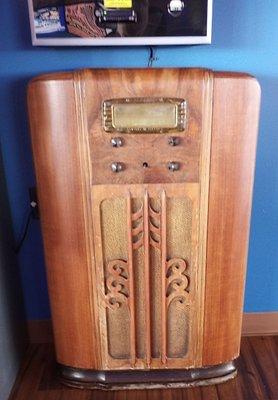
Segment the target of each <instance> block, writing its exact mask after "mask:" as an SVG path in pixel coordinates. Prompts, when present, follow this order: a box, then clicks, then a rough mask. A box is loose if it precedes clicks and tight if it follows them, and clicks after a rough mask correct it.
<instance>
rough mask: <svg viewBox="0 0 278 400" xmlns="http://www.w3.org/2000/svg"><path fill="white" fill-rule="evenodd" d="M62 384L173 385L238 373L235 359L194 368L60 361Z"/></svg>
mask: <svg viewBox="0 0 278 400" xmlns="http://www.w3.org/2000/svg"><path fill="white" fill-rule="evenodd" d="M58 367H59V377H60V380H61V382H62V383H63V384H65V385H67V386H72V387H77V388H81V389H102V390H126V389H133V390H134V389H173V388H186V387H193V386H207V385H215V384H219V383H223V382H226V381H228V380H229V379H232V378H234V377H235V376H236V374H237V370H236V367H235V364H234V362H233V361H231V362H228V363H225V364H220V365H216V366H212V367H205V368H194V369H163V370H125V371H96V370H86V369H78V368H72V367H67V366H64V365H58Z"/></svg>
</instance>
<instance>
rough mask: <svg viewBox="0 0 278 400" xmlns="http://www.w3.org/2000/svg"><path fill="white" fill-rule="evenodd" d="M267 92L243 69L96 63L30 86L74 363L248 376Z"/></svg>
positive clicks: (37, 155)
mask: <svg viewBox="0 0 278 400" xmlns="http://www.w3.org/2000/svg"><path fill="white" fill-rule="evenodd" d="M259 103H260V89H259V85H258V83H257V82H256V80H255V79H254V78H253V77H250V76H248V75H245V74H236V73H222V72H212V71H209V70H203V69H146V70H143V69H137V70H116V69H115V70H113V69H111V70H84V71H77V72H72V73H71V72H69V73H57V74H50V75H44V76H41V77H38V78H36V79H34V80H33V81H32V82H31V83H30V85H29V90H28V104H29V116H30V126H31V134H32V145H33V154H34V161H35V169H36V177H37V185H38V196H39V207H40V215H41V222H42V232H43V239H44V247H45V258H46V265H47V277H48V287H49V295H50V302H51V311H52V320H53V329H54V337H55V347H56V355H57V362H58V364H59V368H60V377H61V379H62V381H63V382H64V383H66V384H69V385H73V386H79V387H90V388H104V389H105V388H106V389H117V388H142V387H143V388H146V387H149V388H153V387H184V386H189V385H200V384H209V383H216V382H223V381H225V380H227V379H229V378H231V377H233V376H235V374H236V368H235V365H234V362H233V360H234V359H235V358H237V357H238V355H239V347H240V336H241V320H242V306H243V293H244V280H245V268H246V256H247V247H248V231H249V222H250V210H251V199H252V186H253V175H254V164H255V149H256V136H257V128H258V115H259Z"/></svg>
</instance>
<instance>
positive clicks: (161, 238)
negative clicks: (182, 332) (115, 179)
mask: <svg viewBox="0 0 278 400" xmlns="http://www.w3.org/2000/svg"><path fill="white" fill-rule="evenodd" d="M141 196H142V197H141ZM141 196H136V197H135V198H132V195H131V193H130V191H128V192H127V195H126V224H127V254H128V255H127V261H125V260H121V259H115V260H113V261H110V262H108V263H107V265H106V268H105V271H106V281H105V288H106V295H105V307H106V308H109V309H111V310H117V309H119V308H120V307H121V306H122V305H123V304H126V306H127V312H128V315H129V342H130V364H131V365H132V366H133V367H136V365H137V362H140V360H141V359H142V356H140V357H139V356H138V350H137V345H138V344H137V339H138V338H137V337H136V324H137V323H138V321H137V320H136V315H137V314H136V307H137V306H138V305H137V301H138V300H136V299H135V288H136V285H137V284H138V283H137V281H136V278H135V271H136V264H135V263H136V262H138V258H137V257H138V254H136V252H137V251H138V250H139V249H140V248H142V247H143V252H142V253H141V255H140V257H142V263H143V264H142V266H143V268H144V284H143V285H144V286H143V287H142V288H141V289H140V290H142V291H143V297H144V311H143V312H144V318H145V327H144V335H145V344H144V346H145V354H144V363H145V366H147V367H150V365H151V362H152V359H153V357H152V333H151V332H152V329H153V327H152V323H153V320H152V315H151V312H152V311H151V310H152V307H153V305H152V293H151V288H152V283H151V276H152V274H153V272H152V269H153V268H154V265H153V264H152V260H153V259H152V253H151V249H153V251H155V252H158V254H157V255H156V256H157V257H158V258H157V259H158V260H160V261H159V262H160V263H161V273H160V275H161V339H160V340H161V342H160V350H159V352H160V359H161V362H162V363H163V364H167V363H168V359H169V358H171V357H169V354H168V353H169V349H168V340H169V329H168V328H169V327H168V316H169V313H171V312H173V310H170V305H171V304H173V303H177V305H178V304H182V305H186V306H187V305H189V302H190V293H189V289H190V275H189V272H188V267H189V265H188V262H187V261H186V260H185V259H183V258H180V257H174V258H171V259H169V258H168V254H167V253H168V252H167V195H166V192H165V190H162V191H161V192H160V194H158V195H156V196H155V197H153V196H152V197H150V194H149V192H148V190H145V192H144V193H142V194H141ZM135 204H136V207H135V210H134V205H135ZM154 204H155V208H154ZM123 222H124V221H123Z"/></svg>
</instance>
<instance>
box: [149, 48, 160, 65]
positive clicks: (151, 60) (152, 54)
mask: <svg viewBox="0 0 278 400" xmlns="http://www.w3.org/2000/svg"><path fill="white" fill-rule="evenodd" d="M149 51H150V55H149V60H148V67H149V68H152V66H153V63H154V62H155V61H157V60H158V57H157V56H156V55H155V48H154V47H153V46H150V47H149Z"/></svg>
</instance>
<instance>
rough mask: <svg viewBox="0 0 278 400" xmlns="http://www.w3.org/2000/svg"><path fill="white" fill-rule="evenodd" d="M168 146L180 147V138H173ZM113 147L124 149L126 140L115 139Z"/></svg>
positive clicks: (113, 139) (112, 143) (170, 138)
mask: <svg viewBox="0 0 278 400" xmlns="http://www.w3.org/2000/svg"><path fill="white" fill-rule="evenodd" d="M168 144H169V145H170V146H173V147H175V146H178V145H179V144H180V138H178V137H175V136H171V137H169V139H168ZM111 145H112V147H123V145H124V140H123V138H121V137H113V138H112V139H111Z"/></svg>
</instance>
